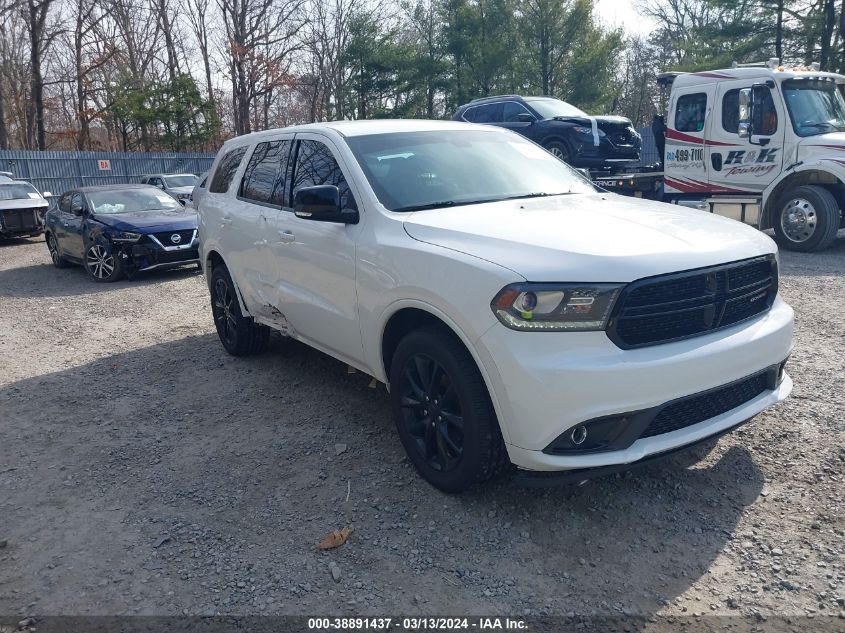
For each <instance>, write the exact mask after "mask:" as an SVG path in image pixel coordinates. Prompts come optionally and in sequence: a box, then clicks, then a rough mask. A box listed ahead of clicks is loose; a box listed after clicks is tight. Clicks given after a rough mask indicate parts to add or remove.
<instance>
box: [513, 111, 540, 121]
mask: <svg viewBox="0 0 845 633" xmlns="http://www.w3.org/2000/svg"><path fill="white" fill-rule="evenodd" d="M516 120H517V121H519V122H520V123H534V121H536V120H537V119H535V118H534V115H533V114H531V113H530V112H520V113H519V114H517V115H516Z"/></svg>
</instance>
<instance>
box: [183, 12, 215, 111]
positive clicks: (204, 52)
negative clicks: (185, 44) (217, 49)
mask: <svg viewBox="0 0 845 633" xmlns="http://www.w3.org/2000/svg"><path fill="white" fill-rule="evenodd" d="M210 8H211V3H210V0H188V11H187V12H186V13H187V17H188V23H189V24H190V26H191V31H193V34H194V37H195V38H196V40H197V46H198V47H199V50H200V56H201V57H202V66H203V71H204V72H205V88H206V92H207V94H208V100H209V101H210V102H211V103H212V104H213V103H215V99H214V85H213V84H212V80H211V45H210V38H209V31H208V22H209V19H210V16H209V9H210Z"/></svg>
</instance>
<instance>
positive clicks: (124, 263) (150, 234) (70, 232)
mask: <svg viewBox="0 0 845 633" xmlns="http://www.w3.org/2000/svg"><path fill="white" fill-rule="evenodd" d="M46 224H47V226H46V237H47V247H48V248H49V249H50V257H51V259H52V260H53V264H54V265H55V266H56V267H57V268H63V267H65V266H66V265H67V264H69V263H73V264H79V265H82V266H84V267H85V270H87V271H88V274H89V275H90V276H91V278H92V279H94V281H116V280H118V279H120V278H121V277H123V276H124V275H126V276H128V277H130V278H131V277H132V275H133V274H135V273H136V272H142V271H147V270H154V269H160V268H172V267H175V266H183V265H185V264H199V254H198V250H197V249H198V246H199V242H198V240H197V214H196V213H195V212H194V211H192V210H190V209H185V207H183V206H182V205H181V204H180V203H179V202H178V201H177V200H176V199H175V198H174V197H172V196H171V195H170V194H168V193H166V192H164V191H161V190H160V189H158V188H156V187H152V186H150V185H106V186H100V187H81V188H79V189H74V190H71V191H68V192H67V193H65V194H64V195H63V196H62V197H61V198H60V199H59V202H58V204H56V205H55V207H54V208H52V209H50V211H48V212H47V216H46Z"/></svg>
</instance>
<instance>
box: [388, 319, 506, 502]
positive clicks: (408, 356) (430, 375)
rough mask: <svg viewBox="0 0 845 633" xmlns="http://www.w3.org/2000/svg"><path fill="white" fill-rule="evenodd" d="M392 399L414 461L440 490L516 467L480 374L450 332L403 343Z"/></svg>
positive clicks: (420, 334)
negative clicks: (512, 466) (510, 466)
mask: <svg viewBox="0 0 845 633" xmlns="http://www.w3.org/2000/svg"><path fill="white" fill-rule="evenodd" d="M390 400H391V404H392V407H393V416H394V419H395V421H396V427H397V430H398V431H399V438H400V439H401V440H402V445H403V446H404V447H405V451H406V452H407V454H408V458H409V459H410V460H411V462H412V463H413V464H414V466H415V467H416V469H417V471H418V472H419V473H420V475H422V477H423V478H424V479H425V480H426V481H428V482H429V483H430V484H432V485H433V486H435V487H436V488H439V489H440V490H443V491H444V492H451V493H454V492H461V491H463V490H466V489H467V488H470V487H472V486H475V485H478V484H482V483H484V482H487V481H489V480H491V479H493V478H495V477H497V476H498V475H500V474H501V473H502V472H504V470H505V469H506V468H507V466H508V464H509V463H510V462H509V460H508V455H507V450H506V449H505V444H504V441H503V440H502V433H501V431H500V429H499V422H498V420H497V419H496V413H495V411H494V410H493V405H492V403H491V401H490V395H489V394H488V392H487V387H486V386H485V384H484V380H483V379H482V377H481V373H480V372H479V371H478V367H477V366H476V364H475V361H474V360H473V359H472V356H470V354H469V352H468V351H467V350H466V348H465V347H464V346H463V345H462V344H461V342H460V341H459V340H457V339H456V338H455V337H454V336H453V335H451V333H446V332H443V331H440V330H437V329H428V328H425V329H420V330H416V331H413V332H411V333H410V334H408V335H406V336H405V338H404V339H402V340H401V341H400V343H399V345H398V346H397V348H396V351H395V353H394V354H393V359H392V361H391V365H390Z"/></svg>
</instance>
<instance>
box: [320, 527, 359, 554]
mask: <svg viewBox="0 0 845 633" xmlns="http://www.w3.org/2000/svg"><path fill="white" fill-rule="evenodd" d="M350 534H352V528H351V527H345V528H343V529H342V530H334V531H333V532H332V533H331V534H329V535H328V536H327V537H326V538H324V539H323V540H322V541H320V544H319V545H317V549H334V548H335V547H340V546H341V545H343V544H344V543H346V539H348V538H349V535H350Z"/></svg>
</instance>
